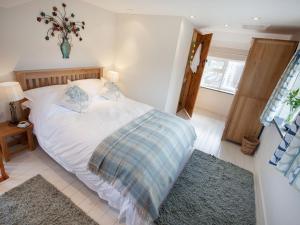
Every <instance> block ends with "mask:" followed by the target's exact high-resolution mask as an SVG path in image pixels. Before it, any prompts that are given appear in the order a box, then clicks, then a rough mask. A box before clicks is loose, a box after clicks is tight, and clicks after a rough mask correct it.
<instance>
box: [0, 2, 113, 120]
mask: <svg viewBox="0 0 300 225" xmlns="http://www.w3.org/2000/svg"><path fill="white" fill-rule="evenodd" d="M64 2H65V3H66V4H67V5H69V7H67V11H68V12H69V13H71V12H74V14H75V16H76V18H78V20H80V21H85V22H86V29H85V30H84V31H82V32H81V35H82V37H83V41H82V42H79V41H78V40H77V39H76V38H73V47H72V50H71V55H70V59H63V58H62V55H61V52H60V49H59V46H58V39H57V37H55V38H52V39H51V40H50V41H46V40H45V39H44V37H45V36H46V31H47V29H48V28H49V26H47V25H45V24H43V23H38V22H37V21H36V17H37V16H38V15H39V13H40V11H41V10H43V11H46V12H49V13H50V12H51V11H52V7H53V6H54V5H56V6H60V4H61V3H62V1H58V0H55V1H47V0H40V1H38V0H35V1H32V2H30V3H26V4H24V5H20V6H17V7H13V8H8V9H7V8H0V30H1V36H0V40H1V41H0V82H2V81H8V80H13V79H14V76H13V71H15V70H24V69H41V68H42V69H47V68H66V67H84V66H106V67H107V66H111V65H112V64H113V60H114V47H115V46H114V43H115V40H114V39H115V32H116V15H115V14H113V13H111V12H108V11H106V10H102V9H100V8H98V7H95V6H93V5H90V4H87V3H84V2H82V1H80V0H72V1H70V0H67V1H64ZM1 105H2V107H1ZM1 105H0V114H1V112H3V111H5V110H4V108H3V105H6V104H5V103H3V102H1ZM5 113H6V114H7V111H5ZM0 117H1V116H0ZM5 118H7V116H5V117H4V118H3V117H2V118H0V120H4V119H5Z"/></svg>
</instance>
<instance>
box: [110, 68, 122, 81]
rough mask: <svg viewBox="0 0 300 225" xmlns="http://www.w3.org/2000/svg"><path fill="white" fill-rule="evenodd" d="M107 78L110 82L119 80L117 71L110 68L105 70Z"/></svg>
mask: <svg viewBox="0 0 300 225" xmlns="http://www.w3.org/2000/svg"><path fill="white" fill-rule="evenodd" d="M107 78H108V80H109V81H110V82H112V83H117V82H119V79H120V75H119V73H118V72H116V71H112V70H110V71H108V72H107Z"/></svg>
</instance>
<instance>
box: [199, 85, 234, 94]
mask: <svg viewBox="0 0 300 225" xmlns="http://www.w3.org/2000/svg"><path fill="white" fill-rule="evenodd" d="M200 88H204V89H208V90H211V91H217V92H221V93H224V94H228V95H235V93H233V92H230V91H224V90H220V89H217V88H212V87H206V86H200Z"/></svg>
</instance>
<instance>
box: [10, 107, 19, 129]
mask: <svg viewBox="0 0 300 225" xmlns="http://www.w3.org/2000/svg"><path fill="white" fill-rule="evenodd" d="M9 110H10V114H11V120H10V121H9V123H10V124H12V125H16V124H18V123H19V121H18V119H17V112H16V105H15V102H10V103H9Z"/></svg>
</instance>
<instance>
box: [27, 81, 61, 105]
mask: <svg viewBox="0 0 300 225" xmlns="http://www.w3.org/2000/svg"><path fill="white" fill-rule="evenodd" d="M66 87H67V85H65V84H64V85H52V86H46V87H40V88H35V89H31V90H28V91H24V97H25V98H27V99H28V100H30V101H31V102H35V103H36V102H45V103H52V102H55V101H57V100H59V99H60V98H61V96H62V94H63V93H64V90H65V88H66Z"/></svg>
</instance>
